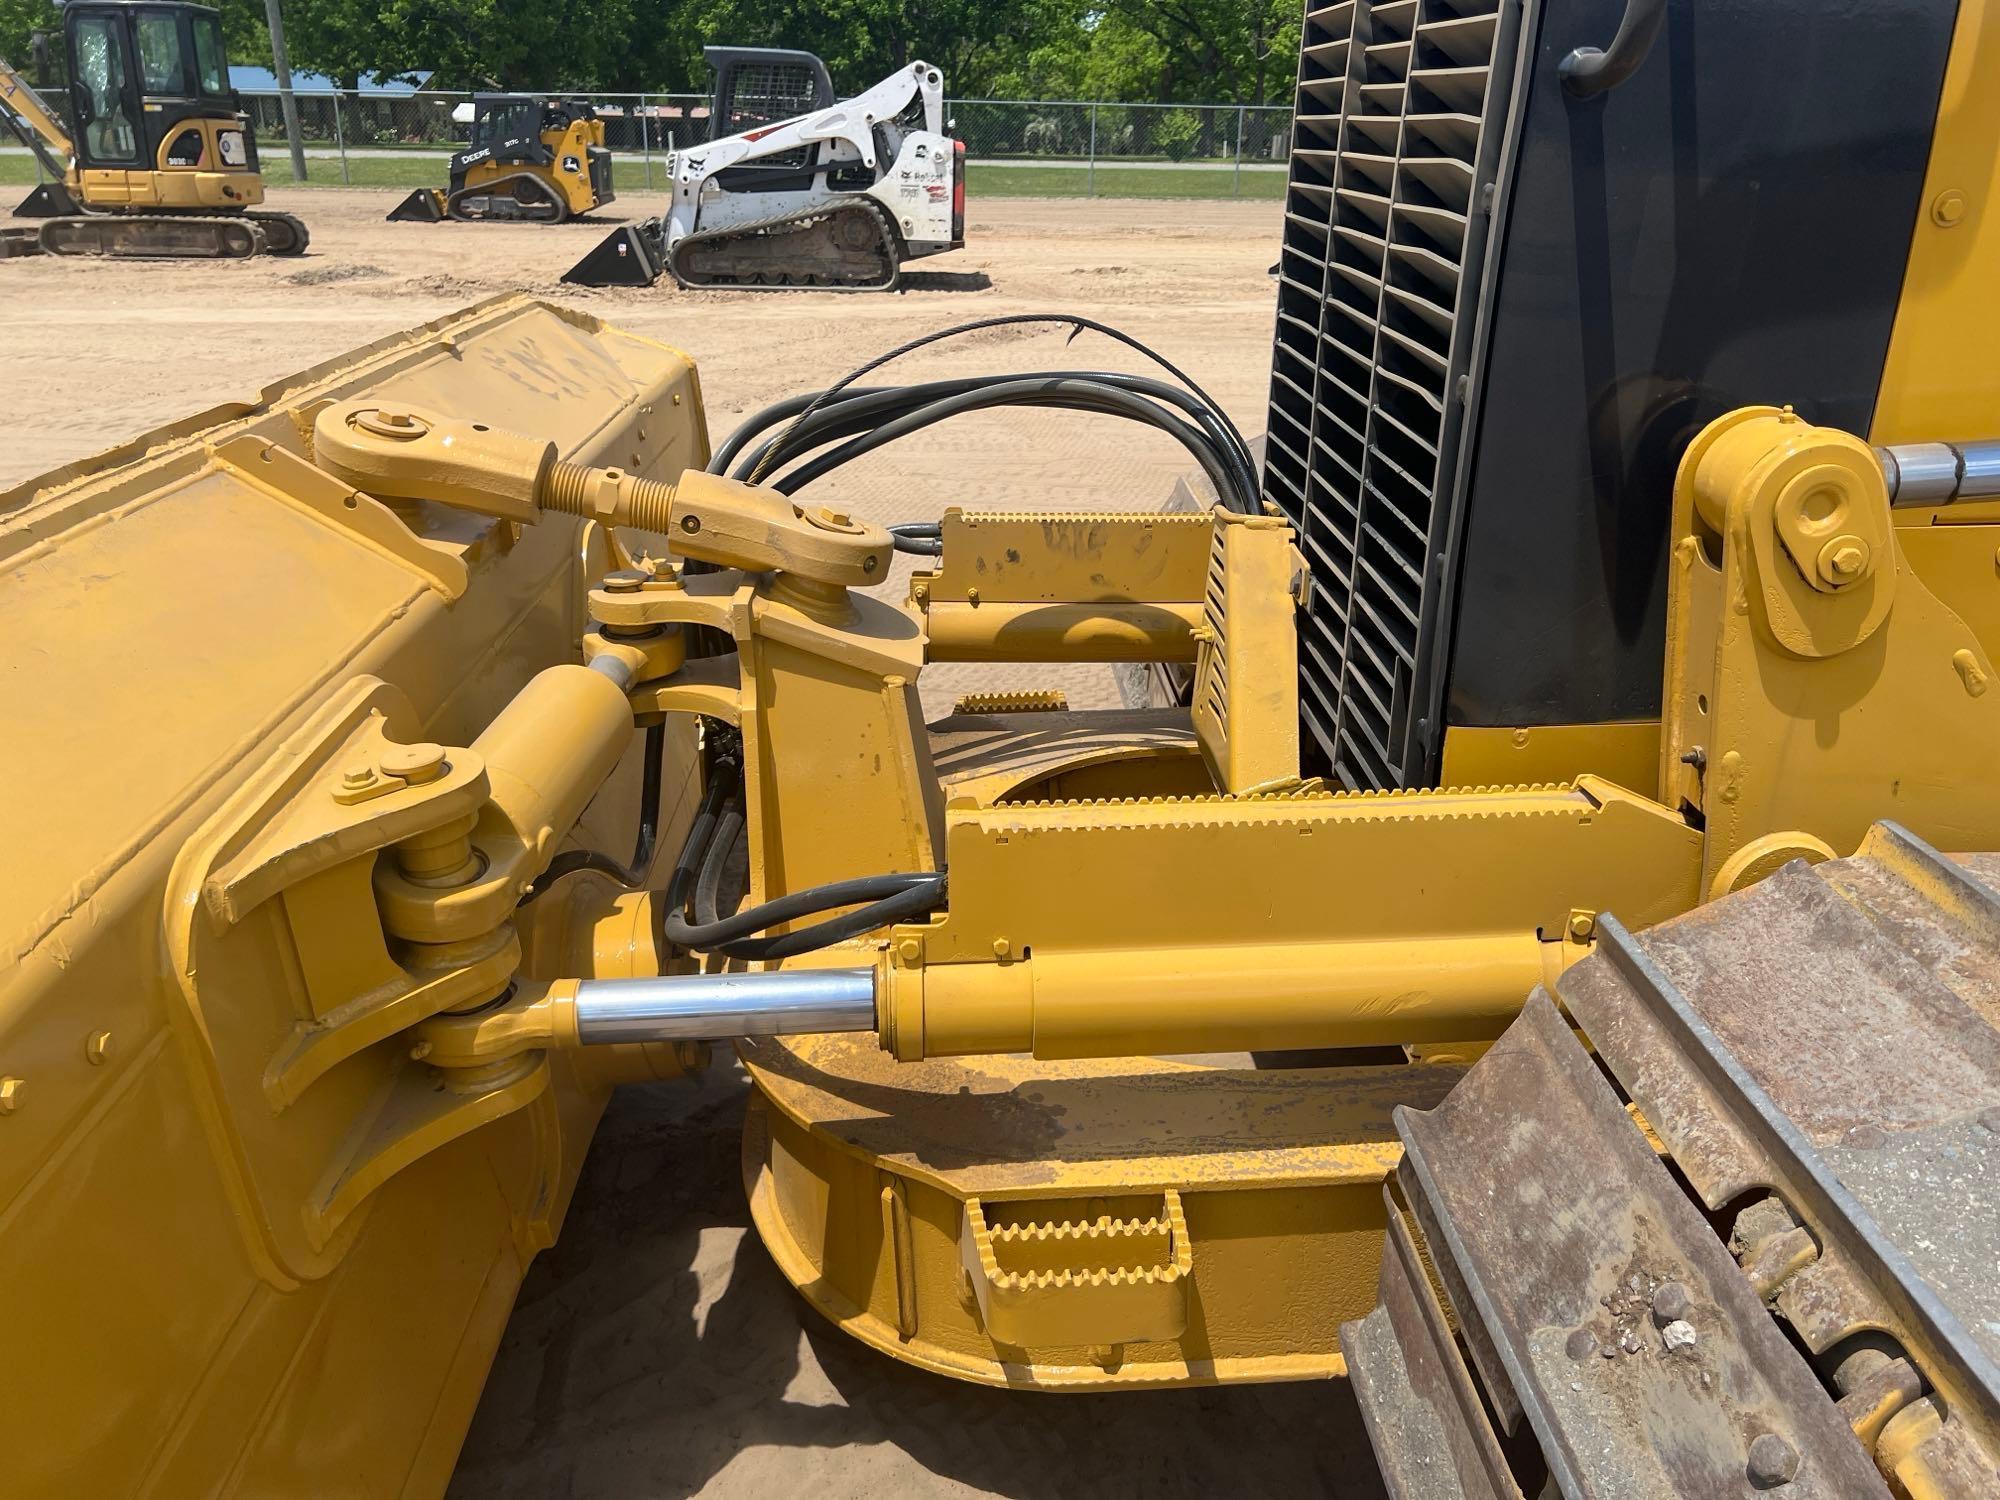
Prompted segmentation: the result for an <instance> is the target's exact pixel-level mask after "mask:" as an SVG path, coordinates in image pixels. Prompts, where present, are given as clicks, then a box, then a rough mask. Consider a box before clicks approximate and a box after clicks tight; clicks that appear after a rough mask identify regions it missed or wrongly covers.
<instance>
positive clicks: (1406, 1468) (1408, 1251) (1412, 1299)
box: [1340, 1190, 1521, 1500]
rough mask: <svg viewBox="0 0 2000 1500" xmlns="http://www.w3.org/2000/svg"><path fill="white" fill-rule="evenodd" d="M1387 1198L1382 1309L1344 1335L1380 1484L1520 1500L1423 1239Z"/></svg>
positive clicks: (1428, 1493)
mask: <svg viewBox="0 0 2000 1500" xmlns="http://www.w3.org/2000/svg"><path fill="white" fill-rule="evenodd" d="M1383 1197H1384V1199H1385V1200H1386V1209H1387V1215H1386V1216H1387V1223H1388V1233H1387V1235H1386V1237H1385V1243H1384V1245H1383V1248H1382V1278H1381V1281H1380V1283H1379V1295H1380V1297H1381V1303H1380V1305H1379V1306H1377V1307H1376V1309H1375V1311H1373V1312H1372V1313H1370V1314H1369V1315H1368V1316H1367V1317H1365V1318H1360V1319H1357V1320H1356V1321H1354V1322H1352V1323H1347V1324H1344V1325H1342V1327H1341V1330H1340V1348H1341V1352H1342V1353H1343V1354H1345V1355H1346V1356H1347V1373H1348V1377H1349V1378H1350V1379H1352V1380H1353V1382H1354V1392H1355V1398H1356V1399H1357V1400H1358V1401H1359V1402H1360V1404H1361V1415H1362V1418H1363V1420H1364V1421H1365V1422H1366V1423H1367V1425H1368V1440H1369V1442H1370V1443H1372V1444H1373V1445H1374V1448H1375V1458H1376V1461H1377V1462H1378V1463H1379V1464H1380V1465H1381V1467H1382V1478H1383V1481H1384V1482H1385V1483H1386V1484H1387V1486H1388V1489H1389V1493H1390V1494H1391V1495H1393V1496H1395V1497H1396V1500H1520V1494H1521V1490H1520V1487H1519V1486H1518V1485H1516V1484H1515V1483H1514V1478H1513V1475H1512V1474H1510V1473H1509V1472H1508V1469H1507V1460H1506V1457H1505V1455H1504V1454H1502V1453H1501V1451H1500V1443H1499V1439H1498V1438H1497V1437H1496V1436H1495V1435H1494V1432H1493V1428H1492V1425H1491V1423H1489V1422H1488V1421H1487V1418H1486V1412H1485V1409H1484V1408H1483V1407H1482V1406H1481V1405H1480V1402H1479V1392H1478V1389H1477V1388H1476V1387H1475V1386H1474V1385H1473V1383H1472V1376H1471V1373H1470V1372H1469V1371H1468V1370H1467V1369H1466V1367H1465V1360H1464V1359H1463V1357H1461V1355H1460V1354H1459V1352H1458V1345H1457V1344H1456V1343H1454V1342H1453V1340H1452V1335H1451V1327H1450V1325H1449V1323H1448V1322H1447V1321H1446V1319H1445V1313H1444V1309H1443V1308H1442V1307H1441V1306H1439V1304H1438V1300H1437V1296H1436V1294H1435V1292H1433V1290H1432V1288H1431V1284H1430V1278H1429V1277H1428V1276H1427V1275H1426V1274H1425V1272H1424V1266H1423V1261H1422V1258H1421V1257H1420V1256H1419V1254H1418V1252H1417V1246H1416V1241H1415V1240H1414V1239H1413V1238H1412V1237H1411V1235H1410V1230H1409V1226H1408V1225H1406V1224H1405V1223H1404V1222H1403V1216H1402V1214H1401V1212H1400V1211H1399V1210H1398V1209H1397V1207H1396V1201H1395V1198H1394V1196H1393V1195H1391V1194H1389V1193H1388V1192H1387V1191H1386V1190H1385V1191H1384V1193H1383Z"/></svg>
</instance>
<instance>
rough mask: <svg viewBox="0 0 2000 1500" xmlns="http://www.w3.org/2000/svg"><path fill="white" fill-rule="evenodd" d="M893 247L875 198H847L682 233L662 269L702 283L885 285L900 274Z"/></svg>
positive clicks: (837, 288) (760, 287) (829, 287)
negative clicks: (704, 230) (797, 210)
mask: <svg viewBox="0 0 2000 1500" xmlns="http://www.w3.org/2000/svg"><path fill="white" fill-rule="evenodd" d="M898 248H899V247H898V246H897V243H896V235H895V230H894V228H893V227H892V226H891V225H890V223H889V216H888V214H887V213H885V212H884V211H883V210H882V207H881V205H879V204H877V203H876V202H875V201H874V200H873V199H870V198H850V199H846V200H843V201H840V202H835V203H829V204H823V205H821V206H820V207H817V208H813V209H809V210H807V211H806V212H804V213H790V214H779V215H776V216H774V217H772V218H769V219H763V220H759V221H758V222H756V223H753V224H738V225H735V226H733V227H731V228H729V229H716V230H710V231H707V232H705V233H704V232H700V231H697V232H696V233H694V234H690V235H687V236H684V237H683V238H682V239H681V241H680V243H679V244H677V245H675V246H674V248H673V253H672V255H671V256H670V257H669V260H668V269H669V270H671V271H672V272H673V274H674V279H675V280H676V281H678V282H679V283H680V284H681V285H682V286H684V287H695V288H700V289H702V290H704V291H829V292H890V291H894V290H895V289H896V283H897V282H898V281H899V280H900V279H901V277H902V263H901V257H900V255H899V254H898Z"/></svg>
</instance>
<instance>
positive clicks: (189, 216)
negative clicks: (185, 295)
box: [0, 0, 310, 260]
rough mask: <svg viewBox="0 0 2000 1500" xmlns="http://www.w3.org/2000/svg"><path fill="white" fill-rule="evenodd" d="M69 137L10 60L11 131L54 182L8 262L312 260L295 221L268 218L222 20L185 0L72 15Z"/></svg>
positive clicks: (126, 1) (0, 243) (38, 196)
mask: <svg viewBox="0 0 2000 1500" xmlns="http://www.w3.org/2000/svg"><path fill="white" fill-rule="evenodd" d="M62 17H63V29H62V39H63V53H64V57H65V60H66V67H65V74H66V76H67V78H68V83H69V90H68V99H69V106H70V108H69V114H70V118H71V119H72V120H73V121H74V122H75V125H74V129H73V130H70V129H66V128H65V127H64V126H63V124H62V123H61V122H60V121H59V120H58V119H57V117H56V116H55V114H53V113H52V112H51V111H50V110H49V109H48V108H47V106H45V105H44V104H43V102H42V100H41V99H40V97H39V96H38V95H37V94H36V93H35V91H34V89H33V88H31V87H30V86H29V84H28V81H27V80H26V79H25V78H23V77H22V76H21V75H20V73H19V72H17V71H16V70H15V69H14V68H12V67H10V66H9V65H8V63H7V62H6V60H5V59H4V58H0V125H5V126H6V127H7V128H8V130H9V131H10V132H11V133H12V134H13V135H14V136H16V137H17V138H18V139H19V140H20V141H21V143H22V144H23V145H25V146H26V147H27V148H28V150H29V151H30V152H31V153H33V155H34V157H35V159H36V161H37V162H38V163H39V164H40V165H41V167H42V169H43V170H44V171H45V172H47V173H48V176H49V179H50V180H49V181H48V182H45V183H43V184H42V185H41V186H39V187H37V188H36V189H35V190H34V191H33V192H32V193H30V194H29V195H28V198H27V199H26V200H25V201H24V202H23V203H22V204H21V205H20V206H19V207H17V208H16V209H15V210H14V215H15V217H16V218H40V219H42V221H43V222H42V223H41V224H40V225H39V226H36V227H34V228H32V229H28V228H24V227H22V226H8V227H6V228H4V229H0V254H5V255H33V254H47V255H108V256H118V257H125V258H140V259H163V258H184V257H196V258H200V257H207V258H213V259H228V260H239V259H242V258H243V257H245V256H251V255H262V254H270V255H299V254H302V253H304V251H305V248H306V244H307V241H308V239H309V238H310V236H309V234H308V232H307V230H306V226H305V225H304V224H303V223H302V222H301V221H300V220H299V219H298V218H296V217H295V216H293V215H291V214H286V213H273V212H268V211H264V210H260V209H259V208H258V207H257V205H258V204H260V203H262V202H263V201H264V179H263V177H262V176H261V175H260V173H259V171H258V164H257V143H256V138H255V136H254V135H253V134H252V132H251V129H250V122H249V120H248V119H247V118H246V117H245V116H244V115H243V113H242V112H241V110H240V109H239V108H238V104H237V99H236V94H235V91H234V90H233V89H232V88H231V87H230V84H229V60H228V56H227V54H226V53H225V52H224V50H223V45H222V18H221V16H220V15H219V14H218V13H217V12H216V11H214V10H212V9H211V8H209V7H208V6H205V5H189V4H186V3H184V0H158V3H156V0H146V3H143V4H142V3H138V0H75V3H72V4H69V5H66V6H64V7H63V12H62Z"/></svg>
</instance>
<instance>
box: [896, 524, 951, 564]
mask: <svg viewBox="0 0 2000 1500" xmlns="http://www.w3.org/2000/svg"><path fill="white" fill-rule="evenodd" d="M889 540H890V541H891V542H893V543H895V546H896V550H897V551H898V552H908V553H910V554H911V555H913V556H916V557H943V556H944V527H943V526H942V525H941V524H939V523H938V522H936V521H903V522H900V523H899V524H897V525H895V526H891V527H890V528H889Z"/></svg>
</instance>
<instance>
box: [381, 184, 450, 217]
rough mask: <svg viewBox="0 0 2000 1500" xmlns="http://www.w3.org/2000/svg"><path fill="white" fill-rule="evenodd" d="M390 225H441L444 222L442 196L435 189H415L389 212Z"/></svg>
mask: <svg viewBox="0 0 2000 1500" xmlns="http://www.w3.org/2000/svg"><path fill="white" fill-rule="evenodd" d="M387 222H389V223H391V224H399V223H400V224H441V223H443V222H444V194H443V193H440V192H439V191H438V190H437V189H436V188H417V189H416V190H415V191H413V192H412V193H411V194H410V196H409V197H407V198H405V199H404V200H403V201H402V202H401V203H398V204H397V205H396V206H395V207H394V208H392V209H390V210H389V216H388V221H387Z"/></svg>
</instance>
